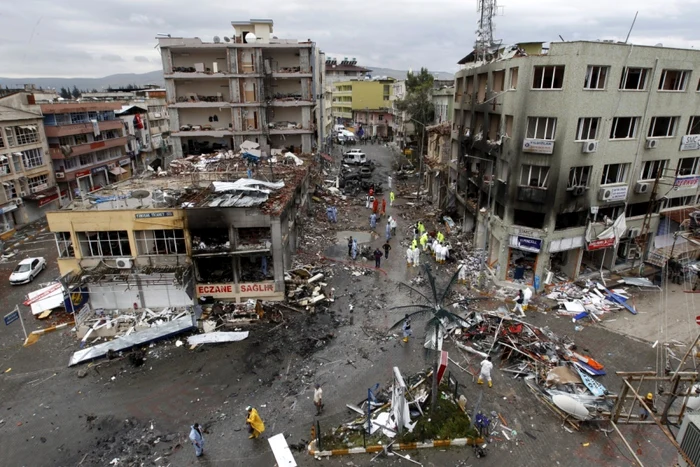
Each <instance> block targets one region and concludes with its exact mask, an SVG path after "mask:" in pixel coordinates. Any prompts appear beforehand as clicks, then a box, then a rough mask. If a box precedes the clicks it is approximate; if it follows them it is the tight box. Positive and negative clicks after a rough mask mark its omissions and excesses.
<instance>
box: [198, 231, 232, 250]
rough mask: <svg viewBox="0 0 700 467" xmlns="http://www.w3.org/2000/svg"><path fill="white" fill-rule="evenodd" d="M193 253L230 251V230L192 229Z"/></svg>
mask: <svg viewBox="0 0 700 467" xmlns="http://www.w3.org/2000/svg"><path fill="white" fill-rule="evenodd" d="M190 234H191V235H192V251H193V253H211V252H217V251H229V250H230V249H231V242H230V241H229V236H228V229H190Z"/></svg>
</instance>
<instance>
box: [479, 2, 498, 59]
mask: <svg viewBox="0 0 700 467" xmlns="http://www.w3.org/2000/svg"><path fill="white" fill-rule="evenodd" d="M497 8H498V6H497V5H496V0H477V4H476V11H477V12H480V13H481V16H480V17H479V29H477V31H476V43H475V44H474V49H475V50H476V57H477V60H478V59H479V58H481V60H486V54H487V53H490V52H491V51H492V50H493V47H494V45H495V44H494V41H493V30H494V24H493V17H494V16H496V10H497Z"/></svg>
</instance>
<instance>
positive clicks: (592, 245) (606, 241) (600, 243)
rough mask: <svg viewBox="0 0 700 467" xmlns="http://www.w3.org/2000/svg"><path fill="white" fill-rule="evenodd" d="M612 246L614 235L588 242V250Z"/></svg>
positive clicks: (613, 244)
mask: <svg viewBox="0 0 700 467" xmlns="http://www.w3.org/2000/svg"><path fill="white" fill-rule="evenodd" d="M613 246H615V237H612V238H601V239H598V240H593V241H592V242H588V251H595V250H604V249H605V248H610V247H613Z"/></svg>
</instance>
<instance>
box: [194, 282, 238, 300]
mask: <svg viewBox="0 0 700 467" xmlns="http://www.w3.org/2000/svg"><path fill="white" fill-rule="evenodd" d="M235 295H236V294H235V292H234V285H233V284H201V285H200V284H197V296H198V297H214V298H232V297H235Z"/></svg>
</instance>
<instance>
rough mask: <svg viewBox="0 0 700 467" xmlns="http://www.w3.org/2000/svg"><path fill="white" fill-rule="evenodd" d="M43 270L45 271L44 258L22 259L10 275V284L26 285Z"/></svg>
mask: <svg viewBox="0 0 700 467" xmlns="http://www.w3.org/2000/svg"><path fill="white" fill-rule="evenodd" d="M44 269H46V260H45V259H44V258H41V257H39V258H26V259H23V260H22V261H20V262H19V264H18V265H17V267H16V268H15V270H14V271H12V274H10V284H11V285H19V284H28V283H30V282H31V281H33V280H34V278H35V277H36V276H38V275H39V273H40V272H41V271H43V270H44Z"/></svg>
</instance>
